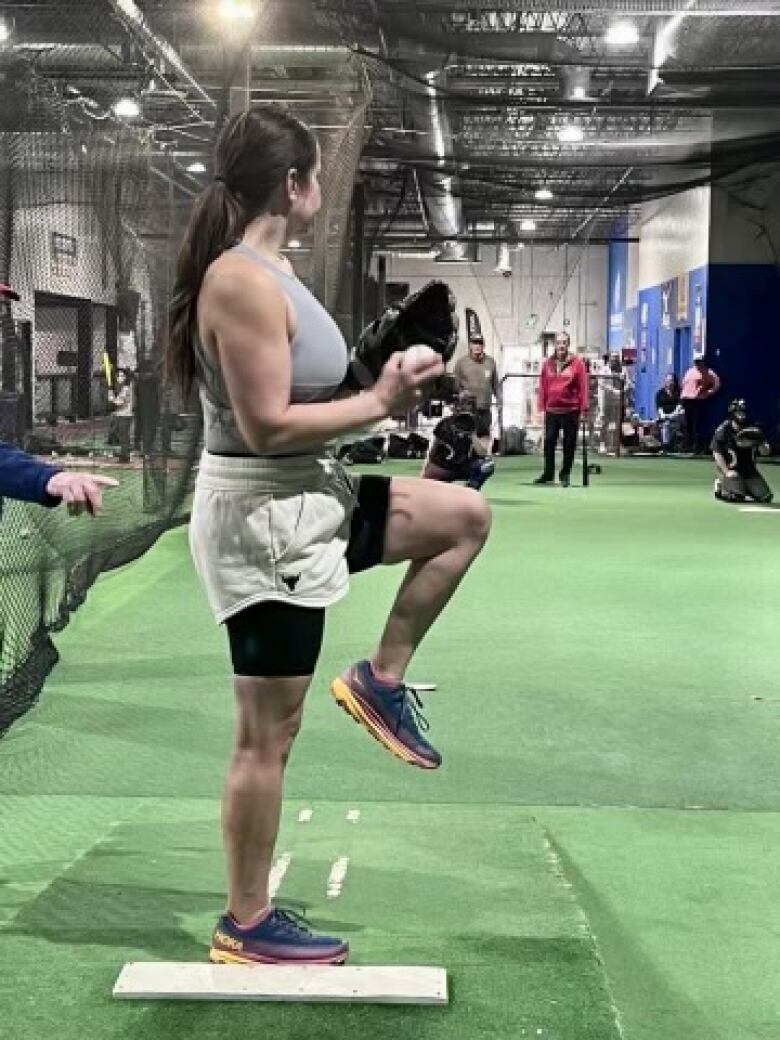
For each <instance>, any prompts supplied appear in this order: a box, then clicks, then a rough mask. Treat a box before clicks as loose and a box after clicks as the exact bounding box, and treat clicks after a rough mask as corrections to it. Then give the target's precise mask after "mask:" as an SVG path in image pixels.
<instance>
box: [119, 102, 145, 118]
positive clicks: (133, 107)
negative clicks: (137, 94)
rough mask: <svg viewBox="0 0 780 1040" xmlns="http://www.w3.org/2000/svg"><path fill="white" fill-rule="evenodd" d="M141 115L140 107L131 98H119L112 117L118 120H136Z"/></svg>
mask: <svg viewBox="0 0 780 1040" xmlns="http://www.w3.org/2000/svg"><path fill="white" fill-rule="evenodd" d="M140 114H141V106H140V105H139V104H138V102H137V101H135V100H134V99H133V98H120V99H119V101H117V103H116V104H115V105H114V115H115V116H119V117H120V119H136V118H137V117H138V116H140Z"/></svg>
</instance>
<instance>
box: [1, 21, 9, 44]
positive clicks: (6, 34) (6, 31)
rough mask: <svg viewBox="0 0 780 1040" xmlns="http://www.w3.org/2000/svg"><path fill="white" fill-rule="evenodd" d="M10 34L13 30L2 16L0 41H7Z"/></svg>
mask: <svg viewBox="0 0 780 1040" xmlns="http://www.w3.org/2000/svg"><path fill="white" fill-rule="evenodd" d="M10 35H11V30H10V29H9V28H8V24H7V23H6V21H5V20H4V19H2V18H0V43H5V41H6V40H7V39H8V37H9V36H10Z"/></svg>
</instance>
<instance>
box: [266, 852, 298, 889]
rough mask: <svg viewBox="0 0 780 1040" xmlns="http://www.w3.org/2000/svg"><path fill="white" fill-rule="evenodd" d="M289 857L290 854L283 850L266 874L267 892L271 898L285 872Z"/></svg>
mask: <svg viewBox="0 0 780 1040" xmlns="http://www.w3.org/2000/svg"><path fill="white" fill-rule="evenodd" d="M291 859H292V856H291V855H290V853H289V852H283V853H282V854H281V856H279V858H278V859H277V860H276V861H275V862H274V865H273V866H272V867H271V872H270V874H269V875H268V894H269V896H270V897H271V899H273V898H274V896H275V895H276V893H277V892H278V891H279V887H280V885H281V884H282V880H283V878H284V875H285V874H286V873H287V868H288V867H289V866H290V860H291Z"/></svg>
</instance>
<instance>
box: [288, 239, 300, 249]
mask: <svg viewBox="0 0 780 1040" xmlns="http://www.w3.org/2000/svg"><path fill="white" fill-rule="evenodd" d="M287 248H288V249H300V248H301V240H300V239H299V238H291V239H290V241H289V242H288V243H287Z"/></svg>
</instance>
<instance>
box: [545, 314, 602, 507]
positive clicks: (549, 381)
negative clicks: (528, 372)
mask: <svg viewBox="0 0 780 1040" xmlns="http://www.w3.org/2000/svg"><path fill="white" fill-rule="evenodd" d="M588 396H589V395H588V370H587V369H586V367H585V362H584V361H583V360H582V358H579V357H577V355H576V354H571V353H570V339H569V334H568V332H559V333H558V335H557V336H556V337H555V353H554V354H553V355H552V357H549V358H547V360H546V361H545V362H544V364H543V365H542V374H541V377H540V379H539V410H540V411H542V412H544V472H543V473H542V475H541V476H540V477H537V478H536V480H535V481H534V484H550V483H552V481H553V480H554V479H555V449H556V447H557V445H558V435H559V433H561V431H562V432H563V465H562V466H561V472H560V481H561V484H562V485H563V486H564V487H568V486H569V483H570V481H571V468H572V466H573V465H574V452H575V450H576V447H577V430H578V428H579V424H580V416H582V415H584V414H585V413H586V412H587V411H588Z"/></svg>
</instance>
